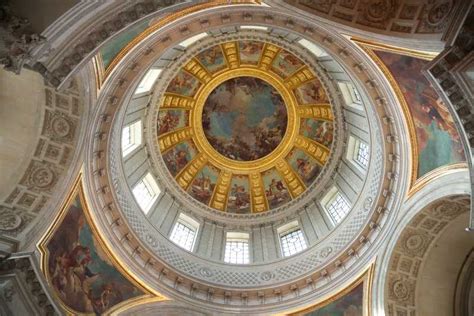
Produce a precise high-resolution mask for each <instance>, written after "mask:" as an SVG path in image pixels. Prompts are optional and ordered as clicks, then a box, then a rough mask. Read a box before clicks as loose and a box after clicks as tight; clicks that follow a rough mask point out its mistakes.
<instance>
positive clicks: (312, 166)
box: [286, 148, 321, 187]
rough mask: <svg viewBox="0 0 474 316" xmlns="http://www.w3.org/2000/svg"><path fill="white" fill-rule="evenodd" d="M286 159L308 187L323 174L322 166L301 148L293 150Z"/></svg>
mask: <svg viewBox="0 0 474 316" xmlns="http://www.w3.org/2000/svg"><path fill="white" fill-rule="evenodd" d="M286 159H287V161H288V163H289V164H290V166H291V167H292V168H293V170H295V171H296V173H297V174H298V176H299V177H300V179H301V180H302V181H303V182H304V183H305V185H306V186H307V187H309V186H310V185H311V184H312V183H313V182H314V180H316V178H317V177H318V175H319V174H320V173H321V166H320V165H319V164H318V163H317V162H316V160H315V159H314V158H313V157H311V156H309V155H308V154H307V153H306V152H304V151H303V150H301V149H299V148H294V149H292V150H291V151H290V153H289V154H288V156H287V157H286Z"/></svg>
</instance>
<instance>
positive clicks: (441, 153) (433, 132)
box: [374, 51, 465, 178]
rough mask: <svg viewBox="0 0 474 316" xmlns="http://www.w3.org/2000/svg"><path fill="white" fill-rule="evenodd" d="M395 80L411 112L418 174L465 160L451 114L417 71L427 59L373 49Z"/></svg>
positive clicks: (418, 175) (419, 71) (419, 70)
mask: <svg viewBox="0 0 474 316" xmlns="http://www.w3.org/2000/svg"><path fill="white" fill-rule="evenodd" d="M374 52H375V54H376V55H377V56H378V57H379V58H380V59H381V61H382V62H383V63H384V64H385V65H386V67H387V68H388V70H389V71H390V73H391V74H392V76H393V77H394V79H395V81H396V82H397V84H398V86H399V88H400V90H401V92H402V94H403V97H404V98H405V101H406V104H407V106H408V108H409V111H410V114H411V116H412V119H413V122H414V125H415V132H416V139H417V143H418V174H417V177H418V178H419V177H421V176H423V175H425V174H427V173H428V172H430V171H432V170H434V169H436V168H438V167H441V166H444V165H450V164H454V163H458V162H462V161H464V160H465V156H464V151H463V147H462V144H461V141H460V139H459V134H458V132H457V130H456V127H455V125H454V122H453V118H452V116H451V114H450V113H449V111H448V109H447V108H446V106H445V105H444V104H443V102H442V101H441V99H440V98H439V96H438V94H437V93H436V91H435V90H434V89H433V87H432V86H431V85H430V83H429V82H428V80H427V79H426V78H425V77H424V75H423V73H422V72H421V71H422V69H423V67H424V66H425V65H426V64H427V61H425V60H423V59H419V58H415V57H411V56H405V55H399V54H395V53H391V52H386V51H374Z"/></svg>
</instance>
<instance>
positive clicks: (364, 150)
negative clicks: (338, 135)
mask: <svg viewBox="0 0 474 316" xmlns="http://www.w3.org/2000/svg"><path fill="white" fill-rule="evenodd" d="M356 160H357V161H358V162H359V163H360V164H361V165H363V166H364V167H367V166H368V165H369V146H368V145H367V144H366V143H364V142H359V146H358V147H357V156H356Z"/></svg>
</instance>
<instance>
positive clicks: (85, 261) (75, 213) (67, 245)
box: [46, 195, 145, 315]
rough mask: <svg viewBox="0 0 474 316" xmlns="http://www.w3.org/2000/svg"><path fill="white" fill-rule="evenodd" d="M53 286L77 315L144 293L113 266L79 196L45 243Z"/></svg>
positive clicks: (102, 308) (95, 312) (108, 307)
mask: <svg viewBox="0 0 474 316" xmlns="http://www.w3.org/2000/svg"><path fill="white" fill-rule="evenodd" d="M46 249H47V252H48V256H47V269H48V273H49V276H50V278H51V279H50V282H51V285H52V287H53V289H54V291H55V293H56V294H57V296H58V297H59V298H60V299H61V301H62V302H63V303H64V304H65V305H66V306H67V307H68V308H69V309H72V310H74V311H75V313H74V314H78V313H81V314H83V313H84V314H85V313H87V314H96V315H99V314H103V313H104V312H106V311H108V310H110V309H111V308H112V307H114V306H115V305H117V304H119V303H121V302H124V301H126V300H128V299H131V298H134V297H137V296H140V295H143V294H145V293H144V292H143V291H142V290H141V289H139V288H137V287H136V286H134V285H133V284H132V283H131V282H130V281H129V280H128V279H126V278H125V277H124V276H123V275H122V274H121V273H120V271H119V270H118V269H117V268H116V267H115V266H114V263H113V262H112V261H111V259H110V258H109V256H108V255H107V253H106V252H105V250H104V249H103V248H102V245H101V243H100V242H99V241H98V239H97V237H96V236H95V235H94V233H93V231H92V229H91V226H90V225H89V223H88V220H87V218H86V215H85V214H84V210H83V205H82V204H81V201H80V198H79V195H78V196H77V197H76V198H75V199H74V200H73V202H72V203H71V205H70V206H69V207H68V208H67V210H66V214H65V216H64V218H63V219H62V221H61V223H60V224H59V226H58V227H57V228H56V230H55V232H54V234H53V235H52V237H51V238H50V240H49V241H48V242H47V244H46Z"/></svg>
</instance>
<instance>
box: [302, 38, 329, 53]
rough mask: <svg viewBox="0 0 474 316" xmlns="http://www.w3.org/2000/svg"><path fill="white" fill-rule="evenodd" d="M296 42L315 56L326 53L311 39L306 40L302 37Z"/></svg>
mask: <svg viewBox="0 0 474 316" xmlns="http://www.w3.org/2000/svg"><path fill="white" fill-rule="evenodd" d="M298 43H299V44H300V45H301V46H303V47H304V48H306V49H307V50H309V51H310V52H311V53H312V54H313V55H315V56H316V57H323V56H327V55H328V54H327V53H326V52H325V51H324V50H323V49H322V48H321V47H319V46H318V45H316V44H314V43H313V42H311V41H308V40H307V39H304V38H302V39H300V40H299V41H298Z"/></svg>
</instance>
